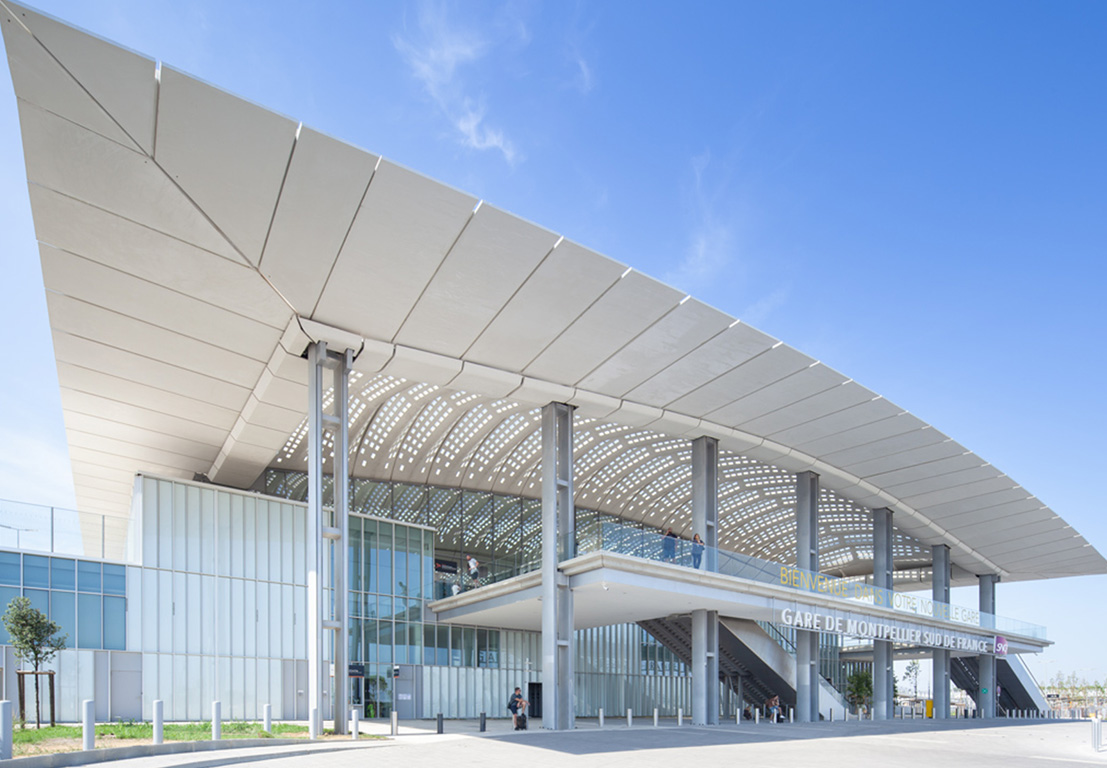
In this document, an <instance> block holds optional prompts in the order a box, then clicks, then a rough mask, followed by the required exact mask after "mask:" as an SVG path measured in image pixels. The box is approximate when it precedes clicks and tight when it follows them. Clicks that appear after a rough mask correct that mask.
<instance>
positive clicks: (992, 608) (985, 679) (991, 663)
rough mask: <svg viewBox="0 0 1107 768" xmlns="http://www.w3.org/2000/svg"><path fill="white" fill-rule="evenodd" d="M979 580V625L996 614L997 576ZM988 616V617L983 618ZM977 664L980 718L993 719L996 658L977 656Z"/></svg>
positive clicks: (984, 577) (984, 655)
mask: <svg viewBox="0 0 1107 768" xmlns="http://www.w3.org/2000/svg"><path fill="white" fill-rule="evenodd" d="M977 578H978V579H979V580H980V614H981V615H980V625H981V626H992V627H994V626H995V624H994V623H992V624H986V623H985V622H989V621H992V619H991V618H990V617H991V616H994V615H995V612H996V582H998V581H999V576H996V575H995V574H992V573H986V574H984V575H983V576H978V577H977ZM985 614H988V616H985ZM977 664H978V667H979V669H980V675H979V677H980V681H979V682H980V690H979V692H978V693H977V698H976V703H977V706H978V707H979V709H980V716H981V717H984V718H993V717H995V716H996V657H995V656H993V655H991V654H990V653H986V654H981V655H980V656H977Z"/></svg>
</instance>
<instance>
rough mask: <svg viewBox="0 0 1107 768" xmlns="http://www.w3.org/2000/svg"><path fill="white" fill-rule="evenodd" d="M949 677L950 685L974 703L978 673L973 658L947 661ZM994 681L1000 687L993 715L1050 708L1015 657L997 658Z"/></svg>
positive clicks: (1028, 671) (976, 659) (963, 657)
mask: <svg viewBox="0 0 1107 768" xmlns="http://www.w3.org/2000/svg"><path fill="white" fill-rule="evenodd" d="M949 672H950V678H951V679H952V680H953V684H954V685H956V686H957V687H958V688H960V689H961V690H963V691H965V692H966V693H968V694H969V696H971V697H972V700H973V701H976V700H977V695H978V692H979V690H980V673H979V664H978V658H977V657H976V656H957V657H954V658H952V659H950V660H949ZM996 682H997V683H998V685H999V698H998V699H997V700H996V713H997V714H1002V713H1005V712H1011V711H1015V710H1031V711H1034V710H1037V711H1039V712H1045V711H1046V710H1048V709H1049V704H1048V703H1047V702H1046V698H1045V696H1043V695H1042V692H1041V690H1039V688H1038V684H1037V682H1036V681H1035V680H1034V677H1033V675H1031V674H1030V670H1028V669H1027V668H1026V665H1024V664H1023V663H1022V660H1021V659H1019V657H1018V656H1007V657H998V658H996Z"/></svg>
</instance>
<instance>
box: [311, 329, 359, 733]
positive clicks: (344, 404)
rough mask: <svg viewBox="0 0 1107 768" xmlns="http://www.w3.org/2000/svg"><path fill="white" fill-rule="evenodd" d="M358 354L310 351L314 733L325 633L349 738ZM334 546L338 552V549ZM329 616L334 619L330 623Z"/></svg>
mask: <svg viewBox="0 0 1107 768" xmlns="http://www.w3.org/2000/svg"><path fill="white" fill-rule="evenodd" d="M352 358H353V352H352V351H351V350H345V351H344V352H340V353H335V352H330V351H328V349H327V344H326V342H323V341H318V342H314V343H313V344H311V346H310V347H308V515H307V540H308V558H307V560H308V561H307V582H308V591H307V603H308V606H307V608H308V648H307V650H308V711H309V712H313V713H316V717H317V718H318V719H314V720H313V721H312V723H311V724H310V730H311V732H312V733H313V734H316V735H318V734H319V733H321V732H322V723H321V722H320V721H319V720H320V719H322V718H323V717H325V714H324V713H326V711H327V708H326V691H327V683H328V678H329V675H328V674H327V668H326V663H325V658H324V649H325V648H326V643H325V640H324V630H330V631H332V632H333V633H334V634H333V636H332V638H331V639H332V642H333V645H332V653H331V658H332V660H333V661H334V684H335V690H334V695H333V697H332V702H331V703H332V707H331V715H332V717H333V718H334V729H335V732H336V733H340V734H341V733H345V732H346V709H347V707H348V702H349V690H348V688H349V680H348V677H347V674H348V672H349V668H348V666H347V659H346V656H347V648H348V642H349V640H348V634H349V633H348V620H347V605H346V603H347V599H348V598H347V584H346V541H347V532H348V524H349V518H348V512H349V510H348V500H349V493H348V475H349V466H348V462H349V446H348V443H349V441H348V424H349V414H348V403H349V390H348V381H349V372H350V366H351V363H352ZM326 369H330V370H332V371H333V372H334V381H333V387H334V409H333V410H334V412H333V413H327V412H326V411H325V410H324V408H323V395H324V393H325V388H324V375H323V372H324V370H326ZM324 431H330V432H331V433H332V435H333V437H334V440H333V442H334V446H333V448H334V456H335V461H334V465H333V470H334V520H333V525H327V524H326V521H325V520H324V517H323V433H324ZM332 545H333V546H332ZM325 548H331V557H332V559H331V565H332V569H333V572H334V575H333V581H332V583H331V585H330V586H331V589H332V591H333V593H334V594H333V600H332V601H331V604H332V605H333V608H332V610H330V611H328V610H327V606H328V601H327V600H326V599H325V598H326V593H325V589H326V586H327V584H326V582H327V578H326V576H327V574H326V572H325V563H326V562H327V560H326V558H325V557H324V552H325ZM328 614H330V615H329V617H328Z"/></svg>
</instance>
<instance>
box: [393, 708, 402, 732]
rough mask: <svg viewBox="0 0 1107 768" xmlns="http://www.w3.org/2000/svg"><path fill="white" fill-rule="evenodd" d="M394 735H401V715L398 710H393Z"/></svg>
mask: <svg viewBox="0 0 1107 768" xmlns="http://www.w3.org/2000/svg"><path fill="white" fill-rule="evenodd" d="M392 735H393V736H399V735H400V715H399V714H398V713H397V712H396V710H392Z"/></svg>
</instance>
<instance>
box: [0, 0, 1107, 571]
mask: <svg viewBox="0 0 1107 768" xmlns="http://www.w3.org/2000/svg"><path fill="white" fill-rule="evenodd" d="M0 28H2V31H3V35H4V40H5V45H6V49H7V53H8V59H9V62H10V65H11V72H12V78H13V83H14V85H15V90H16V96H17V99H18V107H19V115H20V121H21V130H22V136H23V147H24V153H25V156H26V166H27V176H28V180H29V182H30V198H31V205H32V210H33V213H34V217H35V228H36V234H37V237H38V239H39V241H40V244H41V247H40V254H41V260H42V269H43V276H44V282H45V286H46V289H47V304H48V308H49V311H50V322H51V326H52V333H53V339H54V348H55V354H56V358H57V363H58V374H59V382H60V385H61V390H62V399H63V407H64V410H65V420H66V425H67V430H68V435H69V442H70V453H71V458H72V461H73V467H74V475H75V482H76V486H77V494H78V503H79V505H80V506H81V508H82V509H86V510H89V511H102V512H105V513H109V514H116V515H126V514H128V513H129V501H128V499H129V495H130V492H131V482H130V480H129V478H130V477H133V475H134V474H135V473H136V472H155V473H158V474H162V475H168V476H172V477H192V476H193V475H196V474H200V475H207V476H208V477H209V478H211V479H212V480H214V481H216V482H221V483H226V484H230V485H235V486H239V487H245V486H248V485H250V484H251V483H252V482H253V480H254V479H255V478H256V477H257V476H258V474H259V473H260V472H262V471H263V470H264V468H265V467H267V466H273V465H276V466H282V467H292V468H300V469H302V467H303V460H304V456H303V450H304V446H305V440H304V435H305V431H306V426H305V423H304V418H305V417H304V413H305V410H306V376H307V365H306V362H305V361H304V360H303V359H302V355H303V352H304V350H305V348H306V345H307V344H308V343H309V342H310V340H311V339H312V338H317V336H311V335H309V333H308V329H312V328H314V330H312V333H316V332H319V331H320V328H322V329H325V330H326V329H329V330H327V333H330V332H333V333H335V334H337V335H338V338H341V339H346V340H356V341H351V342H350V343H351V344H352V345H353V346H357V347H359V349H360V356H359V357H358V359H357V360H356V361H355V371H356V372H355V374H354V375H353V376H352V377H351V392H352V396H351V403H350V406H351V436H352V439H353V440H354V447H353V451H354V452H353V455H351V462H352V465H353V466H354V467H355V473H357V474H358V475H359V476H362V477H372V478H377V479H385V478H388V479H394V480H402V481H404V482H412V483H423V482H428V483H435V484H440V485H447V486H454V487H463V488H468V489H476V490H481V491H495V492H497V493H514V494H522V495H525V496H532V497H533V496H536V495H537V488H538V486H539V484H540V481H539V478H540V461H539V460H540V450H539V432H538V417H537V413H538V412H537V411H536V410H535V406H537V405H541V404H543V403H545V402H549V401H551V400H557V401H564V402H570V403H573V404H574V405H576V406H577V407H578V410H577V416H576V422H577V430H578V431H577V446H576V448H577V460H578V462H579V464H578V466H577V493H578V502H579V503H580V504H582V505H584V506H587V507H589V508H594V509H597V510H602V511H605V512H610V513H612V514H617V515H619V516H622V517H624V518H627V519H630V520H636V521H643V522H648V523H650V524H654V525H659V524H664V523H670V522H671V523H673V524H674V525H676V526H677V527H680V528H682V530H684V529H686V528H687V526H688V525H690V519H691V518H690V514H691V513H690V505H691V496H690V490H689V477H690V474H689V468H688V455H689V451H688V445H689V442H688V441H689V440H690V439H692V438H695V437H697V436H699V435H709V436H713V437H715V438H717V439H718V440H719V441H720V447H721V450H722V459H723V460H722V466H721V469H720V476H721V477H722V478H723V487H722V488H721V497H722V508H723V513H722V514H723V519H724V520H725V521H726V522H725V524H724V525H723V526H722V528H721V531H720V534H721V536H722V540H723V541H724V544H725V546H727V547H729V548H734V549H736V550H738V551H747V552H751V553H759V554H760V555H761V556H765V557H771V558H776V559H786V558H787V555H788V552H789V551H790V549H789V548H790V547H794V527H795V526H794V520H793V519H792V517H793V513H792V512H791V510H792V508H793V506H794V484H795V479H794V474H793V473H795V472H799V471H805V470H812V471H815V472H817V473H818V474H819V475H820V478H821V484H822V487H823V488H824V492H823V494H822V496H821V504H823V505H824V506H823V509H824V516H825V518H826V519H825V525H824V531H823V536H824V537H825V541H826V544H825V545H824V547H825V549H824V551H825V552H826V553H827V559H826V562H827V563H828V564H832V565H833V567H835V568H838V569H840V570H842V571H845V570H850V569H853V570H856V569H857V567H860V566H859V565H858V564H859V563H862V562H863V561H864V559H865V558H866V557H871V552H869V553H868V554H866V551H865V546H866V541H868V540H871V522H870V520H869V517H868V512H867V511H866V509H865V508H864V507H873V506H886V507H888V508H890V509H892V510H893V511H894V513H895V518H894V519H895V520H896V526H897V530H898V532H899V538H898V539H897V542H900V543H898V544H897V547H900V549H897V564H906V565H905V566H904V567H909V568H914V569H923V568H925V566H926V562H925V559H926V557H925V556H926V548H927V547H928V546H929V545H931V544H939V543H950V544H951V548H952V553H953V561H954V564H955V565H956V566H957V567H958V568H959V569H960V570H959V573H962V574H970V575H971V574H972V573H984V572H1000V573H1001V575H1003V577H1004V578H1006V579H1008V580H1011V579H1017V578H1036V577H1040V576H1048V575H1062V574H1065V575H1067V574H1071V573H1077V572H1104V571H1107V561H1104V560H1103V558H1102V557H1101V556H1100V555H1099V553H1098V552H1096V551H1095V549H1094V548H1092V547H1090V546H1088V545H1087V543H1086V542H1085V541H1084V540H1083V539H1081V538H1080V537H1079V535H1078V534H1076V533H1075V532H1074V531H1072V529H1071V528H1070V527H1069V526H1067V525H1066V524H1065V523H1064V521H1063V520H1061V519H1060V518H1059V517H1057V516H1056V515H1055V514H1054V513H1053V512H1052V511H1051V510H1050V509H1049V508H1048V507H1046V506H1045V505H1043V504H1041V502H1039V501H1038V500H1037V499H1034V498H1033V497H1032V496H1031V495H1030V494H1029V493H1028V492H1027V491H1025V490H1024V489H1022V488H1020V487H1019V486H1018V485H1017V483H1015V482H1014V481H1013V480H1012V479H1011V478H1009V477H1007V476H1005V475H1003V474H1002V473H1001V472H1000V471H999V470H998V469H996V468H994V467H992V466H990V465H989V464H988V463H987V462H985V461H984V460H983V459H981V458H979V457H978V456H976V455H974V454H972V453H971V452H969V451H967V450H966V449H965V448H963V447H962V446H960V445H959V444H957V443H956V442H954V441H952V440H950V439H949V438H948V437H946V436H945V435H943V434H942V433H941V432H939V431H938V430H936V429H933V428H932V427H930V426H928V425H927V424H925V423H923V422H922V421H920V420H919V419H917V418H915V417H914V416H912V415H910V414H909V413H906V412H905V411H904V410H903V409H901V408H899V407H898V406H896V405H894V404H893V403H890V402H889V401H887V400H885V399H883V398H881V397H879V396H877V395H876V394H875V393H872V392H870V391H869V390H867V389H865V388H864V387H862V386H860V385H859V384H857V383H855V382H853V381H851V380H849V379H848V378H847V377H845V376H843V375H841V374H839V373H837V372H836V371H834V370H832V369H831V368H829V367H827V366H825V365H823V364H821V363H819V362H817V361H815V360H813V359H812V358H810V357H808V356H806V355H804V354H802V353H801V352H799V351H797V350H795V349H792V348H791V347H788V346H786V345H784V344H782V343H781V342H779V341H777V340H776V339H773V338H772V337H770V336H768V335H766V334H764V333H762V332H760V331H758V330H756V329H754V328H751V327H750V326H748V325H745V324H743V323H739V322H738V321H737V320H734V319H732V318H730V317H728V316H727V315H725V314H724V313H722V312H719V311H718V310H715V309H713V308H711V307H708V306H706V305H704V304H702V303H700V302H698V301H696V300H695V299H693V298H691V297H688V296H686V295H684V294H683V293H681V292H679V291H677V290H674V289H673V288H670V287H668V286H666V285H664V284H662V283H660V282H658V281H657V280H654V279H652V278H650V277H648V276H646V275H643V274H640V273H637V272H634V271H633V270H629V269H627V268H626V267H625V266H624V265H622V264H620V263H618V262H617V261H614V260H612V259H609V258H607V257H605V256H602V255H600V254H597V253H595V252H593V251H590V250H588V249H587V248H584V247H582V246H580V245H577V244H575V243H572V242H570V241H568V240H565V239H563V238H561V237H560V236H559V235H557V234H555V233H553V232H550V231H548V230H545V229H543V228H541V227H538V226H535V225H533V224H531V223H529V222H526V221H523V220H521V219H519V218H517V217H515V216H512V215H511V214H509V213H506V212H504V211H502V210H499V209H497V208H495V207H493V206H491V205H489V204H487V203H483V202H482V203H478V201H477V199H476V198H474V197H472V196H470V195H467V194H464V193H462V192H458V191H456V190H453V189H451V188H449V187H447V186H445V185H443V184H439V183H437V182H435V181H433V180H431V179H427V178H425V177H423V176H420V175H418V174H416V173H413V172H411V171H409V170H406V169H404V168H401V167H399V166H397V165H395V164H394V163H391V162H389V161H387V160H385V159H382V158H380V157H379V156H377V155H374V154H371V153H367V152H362V151H361V150H358V149H356V148H354V147H352V146H349V145H347V144H344V143H342V142H340V141H337V140H335V139H331V138H329V137H326V136H324V135H322V134H320V133H318V132H315V131H313V130H311V129H310V128H307V127H304V126H301V125H298V124H297V123H296V122H294V121H292V120H289V119H287V118H285V117H282V116H279V115H276V114H273V113H272V112H270V111H267V110H265V109H263V108H261V107H259V106H257V105H255V104H252V103H249V102H247V101H245V100H242V99H239V98H237V97H235V96H232V95H230V94H228V93H225V92H223V91H221V90H219V89H217V88H215V87H213V86H210V85H207V84H205V83H203V82H200V81H199V80H196V79H194V78H192V77H189V76H188V75H185V74H183V73H181V72H180V71H178V70H175V69H172V68H170V67H167V66H161V67H160V68H159V67H158V65H157V63H156V62H155V61H154V60H152V59H150V58H147V57H143V56H141V55H138V54H135V53H132V52H130V51H126V50H123V49H121V48H118V47H116V46H114V45H112V44H111V43H108V42H106V41H104V40H101V39H99V38H95V37H93V36H90V35H87V34H85V33H83V32H80V31H78V30H74V29H72V28H70V27H68V26H66V25H64V24H62V23H60V22H58V21H55V20H53V19H49V18H46V17H43V16H41V15H39V14H36V13H34V12H31V11H27V10H24V9H22V8H19V7H17V6H12V5H10V4H8V3H7V2H6V0H4V2H3V3H0ZM159 71H160V82H159V76H158V75H157V73H158V72H159ZM320 324H321V325H320ZM315 326H318V327H315ZM827 489H830V490H834V491H836V492H835V493H831V492H830V490H827ZM489 519H490V520H491V518H489ZM489 525H491V523H489ZM488 535H490V536H491V535H494V532H493V531H492V529H491V528H489V531H488ZM920 572H921V570H920Z"/></svg>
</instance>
